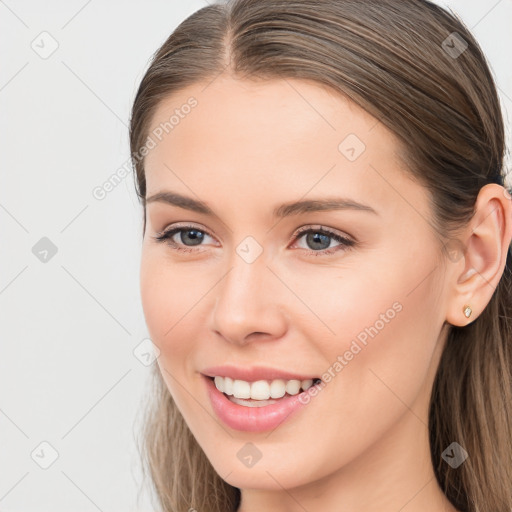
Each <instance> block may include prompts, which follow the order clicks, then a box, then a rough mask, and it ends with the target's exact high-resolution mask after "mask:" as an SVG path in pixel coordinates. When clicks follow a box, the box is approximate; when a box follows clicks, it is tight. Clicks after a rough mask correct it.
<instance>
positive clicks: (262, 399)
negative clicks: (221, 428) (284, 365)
mask: <svg viewBox="0 0 512 512" xmlns="http://www.w3.org/2000/svg"><path fill="white" fill-rule="evenodd" d="M206 377H207V378H208V379H210V381H212V382H213V383H214V385H215V387H216V388H217V390H218V391H220V392H221V393H222V394H223V395H224V396H225V397H226V398H228V399H229V400H230V401H231V402H234V403H238V404H239V405H246V404H250V403H252V404H253V405H254V406H257V404H260V405H270V404H271V403H276V402H277V401H278V400H279V399H281V398H287V397H291V396H294V395H298V394H299V393H301V392H304V391H307V390H308V389H309V388H310V387H312V386H315V385H317V384H319V383H320V382H321V379H319V378H315V379H307V380H303V381H300V380H295V379H291V380H284V379H274V380H259V381H255V382H248V381H244V380H238V379H230V378H229V377H227V378H226V377H220V376H218V377H211V376H206Z"/></svg>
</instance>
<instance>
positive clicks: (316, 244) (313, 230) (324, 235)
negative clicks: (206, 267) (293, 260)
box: [153, 225, 356, 256]
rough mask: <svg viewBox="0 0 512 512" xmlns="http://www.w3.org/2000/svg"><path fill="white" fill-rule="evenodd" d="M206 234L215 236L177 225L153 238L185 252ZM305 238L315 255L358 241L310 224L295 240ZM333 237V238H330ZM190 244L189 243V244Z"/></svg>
mask: <svg viewBox="0 0 512 512" xmlns="http://www.w3.org/2000/svg"><path fill="white" fill-rule="evenodd" d="M178 233H179V234H180V237H179V238H180V242H177V241H176V240H174V236H175V235H177V234H178ZM205 236H207V237H210V238H213V237H212V236H211V235H210V234H208V232H207V231H205V230H202V229H199V228H197V227H196V226H191V225H187V226H175V227H173V228H171V229H168V230H167V231H163V232H160V233H157V236H154V237H153V238H154V239H155V240H156V241H157V242H165V243H167V244H168V245H169V246H170V247H171V248H172V249H173V250H176V251H184V252H197V251H198V249H197V248H195V247H199V246H201V245H202V244H201V242H202V241H204V239H205ZM302 238H304V240H305V241H306V243H307V244H310V245H311V246H312V247H313V249H310V250H308V249H306V251H307V252H308V254H310V255H314V256H322V255H329V254H333V253H335V252H337V251H340V250H348V249H349V248H351V247H353V246H355V245H356V242H355V241H354V240H352V239H350V238H347V237H345V236H342V235H339V234H337V233H335V232H333V231H331V230H329V229H327V228H324V227H323V226H318V227H312V226H308V227H305V228H301V229H300V230H299V231H298V232H297V233H296V234H295V237H294V238H293V240H301V239H302ZM329 239H331V240H329ZM332 240H334V241H336V242H338V244H339V245H338V246H335V247H330V245H331V241H332ZM189 243H190V245H187V244H189ZM317 249H319V250H317Z"/></svg>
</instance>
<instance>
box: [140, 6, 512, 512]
mask: <svg viewBox="0 0 512 512" xmlns="http://www.w3.org/2000/svg"><path fill="white" fill-rule="evenodd" d="M223 72H225V73H229V74H230V75H231V76H234V77H237V78H244V79H254V80H256V79H257V80H262V79H263V80H264V79H281V78H298V79H305V80H313V81H315V82H316V83H318V84H319V85H324V86H325V85H326V86H328V87H331V88H333V89H334V90H335V91H338V92H339V93H341V94H343V95H345V96H346V97H349V98H350V99H351V100H353V101H354V102H355V103H357V104H358V105H359V106H361V107H362V108H364V109H365V110H366V111H368V112H369V113H370V114H372V115H373V116H375V117H376V118H377V119H378V120H380V122H382V123H383V124H384V125H386V127H387V128H389V129H390V130H391V131H392V132H394V134H395V135H396V136H397V137H398V140H399V141H400V145H401V147H400V156H401V157H402V158H403V159H404V161H405V162H406V164H407V168H408V171H409V172H410V174H411V176H413V177H414V178H416V179H417V180H418V181H419V182H420V183H422V184H423V185H424V186H425V187H427V189H428V190H429V191H430V193H431V198H432V199H431V203H432V205H431V206H432V211H433V212H434V214H433V219H432V225H433V227H434V228H435V230H436V231H437V234H438V235H439V238H440V240H444V241H449V240H451V237H452V235H453V234H454V233H455V232H456V231H457V229H458V228H460V227H462V226H464V225H465V224H466V223H467V222H468V221H469V220H470V219H471V217H472V215H473V213H474V210H473V209H474V205H475V200H476V197H477V195H478V192H479V190H480V188H481V187H482V186H484V185H485V184H487V183H491V182H494V183H499V184H501V185H503V184H504V173H505V171H504V170H503V167H504V156H505V147H504V126H503V118H502V112H501V107H500V103H499V98H498V95H497V91H496V86H495V84H494V81H493V77H492V75H491V73H490V70H489V66H488V64H487V62H486V59H485V57H484V55H483V53H482V50H481V49H480V46H479V45H478V43H477V41H476V40H475V39H474V38H473V36H472V35H471V33H470V32H469V30H468V29H467V27H466V26H465V25H464V23H463V22H462V21H461V20H460V19H458V18H457V17H456V16H455V15H453V14H451V13H449V12H448V11H446V10H444V9H443V8H441V7H439V6H437V5H435V4H433V3H431V2H429V1H427V0H286V1H283V0H228V2H227V3H225V4H213V5H209V6H207V7H204V8H202V9H200V10H198V11H197V12H195V13H194V14H192V15H191V16H189V17H188V18H187V19H186V20H185V21H183V22H182V23H181V24H180V25H179V26H178V27H177V28H176V29H175V30H174V32H173V33H172V34H171V35H170V36H169V38H168V39H167V40H166V41H165V43H164V44H163V45H162V46H161V48H159V49H158V51H157V52H156V53H155V54H154V55H153V57H152V60H151V63H150V66H149V69H148V70H147V72H146V74H145V76H144V77H143V79H142V82H141V84H140V87H139V89H138V92H137V95H136V98H135V101H134V104H133V110H132V116H131V125H130V149H131V154H132V161H133V165H134V169H135V176H136V183H135V186H136V191H137V194H138V196H139V198H140V200H141V203H142V205H143V207H144V231H145V226H146V212H145V209H146V203H145V196H146V181H145V172H144V158H143V153H142V152H141V151H140V150H141V148H142V147H143V146H144V145H145V144H146V143H147V140H148V136H149V133H148V130H149V127H150V123H151V120H152V116H153V114H154V113H155V110H156V108H157V107H158V105H159V103H160V101H161V100H162V99H164V98H166V97H167V96H168V95H170V94H171V93H173V92H176V91H178V90H180V89H183V88H184V87H186V86H188V85H192V84H195V83H198V82H205V83H206V82H208V81H211V80H214V79H215V78H216V77H217V76H218V75H219V74H221V73H223ZM141 155H142V156H141ZM446 246H447V245H444V246H443V247H446ZM447 254H448V253H447V252H445V255H447ZM511 285H512V254H511V250H510V248H509V251H508V253H507V260H506V267H505V270H504V273H503V275H502V277H501V280H500V282H499V284H498V286H497V287H496V289H495V290H494V293H493V296H492V298H491V300H490V302H489V304H488V305H487V306H486V308H485V309H484V311H483V312H482V313H481V314H480V316H478V318H477V319H476V320H474V321H473V322H472V323H470V324H468V325H467V326H465V327H456V326H451V325H449V326H448V327H449V331H448V339H447V341H446V345H445V348H444V351H443V354H442V357H441V361H440V364H439V368H438V372H437V374H436V378H435V381H434V385H433V389H432V395H431V401H430V409H429V433H430V448H431V456H432V464H433V467H434V470H435V474H436V478H437V480H438V482H439V485H440V487H441V489H442V490H443V492H444V493H445V494H446V496H447V497H448V499H449V500H450V501H451V502H452V504H453V505H454V506H455V507H456V508H458V509H459V510H461V511H464V512H510V510H512V462H511V461H512V429H511V422H512V378H511V377H512V354H511V351H512V286H511ZM153 376H154V387H153V393H154V395H153V396H150V397H149V400H150V402H149V406H148V409H147V411H145V423H144V428H143V429H142V431H141V436H142V437H141V440H142V443H141V447H140V450H141V456H142V462H143V466H144V467H145V471H148V472H149V474H150V477H151V482H152V484H153V488H154V490H155V491H156V495H157V498H158V502H159V505H160V506H161V507H162V510H164V511H165V512H171V511H173V512H174V511H185V510H189V508H195V509H197V510H201V511H211V512H226V511H235V510H236V509H237V507H238V505H239V502H240V490H239V489H237V488H235V487H233V486H231V485H229V484H228V483H227V482H225V481H223V480H222V479H221V478H220V477H219V476H218V474H217V473H216V472H215V470H214V469H213V467H212V465H211V464H210V462H209V461H208V459H207V458H206V456H205V454H204V452H203V451H202V450H201V448H200V447H199V445H198V443H197V442H196V440H195V439H194V437H193V436H192V434H191V432H190V430H189V429H188V427H187V425H186V423H185V421H184V419H183V417H182V415H181V414H180V412H179V410H178V409H177V407H176V405H175V403H174V401H173V399H172V397H171V395H170V393H169V391H168V389H167V387H166V386H165V384H164V382H163V380H162V376H161V375H160V371H159V369H158V366H157V365H156V364H155V366H154V373H153ZM454 441H456V442H457V443H459V444H460V445H461V446H462V447H463V448H464V449H465V450H466V451H467V453H468V454H469V457H468V458H467V459H466V461H465V462H464V463H463V464H462V465H460V466H459V467H457V468H452V467H451V466H450V465H449V464H447V463H446V462H445V461H444V460H443V458H442V457H441V454H442V452H443V451H444V450H445V449H446V448H447V447H448V446H449V445H450V444H451V443H452V442H454Z"/></svg>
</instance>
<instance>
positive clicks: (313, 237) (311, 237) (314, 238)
mask: <svg viewBox="0 0 512 512" xmlns="http://www.w3.org/2000/svg"><path fill="white" fill-rule="evenodd" d="M329 238H330V237H329V236H328V235H324V234H322V233H308V235H307V237H306V239H307V242H308V243H310V244H315V243H321V242H322V240H319V239H323V242H325V243H324V245H325V246H324V247H314V248H315V249H327V248H328V247H329Z"/></svg>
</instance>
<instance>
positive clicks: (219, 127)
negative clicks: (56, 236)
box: [141, 76, 448, 489]
mask: <svg viewBox="0 0 512 512" xmlns="http://www.w3.org/2000/svg"><path fill="white" fill-rule="evenodd" d="M191 97H193V99H192V100H190V98H191ZM172 116H174V117H172ZM171 118H172V119H171ZM170 119H171V121H170ZM166 123H167V124H166ZM150 136H151V137H152V139H153V143H150V144H148V147H152V146H155V144H154V142H156V146H155V147H153V148H152V149H150V150H149V153H148V155H147V156H146V161H145V167H146V180H147V196H146V197H147V198H148V204H147V210H146V213H147V224H146V231H145V237H144V242H143V249H142V267H141V294H142V303H143V309H144V314H145V318H146V322H147V326H148V330H149V333H150V336H151V338H152V340H153V342H154V343H155V345H156V346H157V347H158V349H159V350H160V357H159V358H158V364H159V368H160V371H161V372H162V375H163V378H164V380H165V382H166V384H167V386H168V388H169V390H170V392H171V394H172V396H173V398H174V400H175V402H176V404H177V406H178V407H179V409H180V411H181V413H182V415H183V417H184V418H185V420H186V422H187V424H188V426H189V427H190V430H191V431H192V433H193V434H194V436H195V438H196V439H197V441H198V443H199V444H200V445H201V447H202V449H203V450H204V452H205V453H206V455H207V457H208V458H209V460H210V461H211V463H212V465H213V466H214V467H215V469H216V471H217V472H218V473H219V475H220V476H221V477H223V478H224V479H225V480H226V481H228V482H229V483H230V484H232V485H234V486H237V487H240V488H244V487H252V488H254V487H255V482H256V481H257V482H258V485H257V487H258V488H267V489H280V488H281V487H287V488H289V487H293V486H298V485H302V484H306V483H308V482H312V481H316V480H319V479H321V478H322V477H326V476H328V475H331V474H333V473H334V472H336V471H345V470H346V469H348V468H350V469H354V471H355V470H356V468H360V469H363V468H365V470H366V471H367V470H368V468H370V467H372V468H377V467H379V464H380V463H381V462H382V464H383V465H384V462H385V463H386V465H387V469H388V470H389V460H390V459H393V460H394V461H395V462H397V461H403V460H405V459H407V460H409V459H410V463H411V464H417V461H418V457H421V461H423V462H425V461H427V460H428V459H427V457H428V453H429V452H428V451H426V450H427V436H428V431H427V424H428V421H427V412H428V400H429V397H430V391H431V384H432V381H433V378H434V373H435V370H436V367H437V363H438V359H439V355H440V352H441V348H442V343H443V341H444V336H441V333H444V331H442V328H443V324H444V322H445V318H446V315H445V313H446V307H447V300H448V299H447V292H446V290H445V287H446V286H447V284H446V283H447V281H446V276H445V274H444V267H443V265H442V263H441V260H440V259H439V255H440V242H439V239H438V237H437V236H436V234H435V233H434V232H433V231H432V228H431V226H430V225H429V222H428V221H429V219H430V218H431V211H430V209H429V196H428V193H427V191H426V189H425V188H424V187H422V186H421V185H420V184H418V183H416V182H414V181H413V180H411V179H410V178H409V177H408V175H407V174H405V172H404V171H403V170H402V169H403V166H402V168H401V163H400V160H399V159H398V157H397V156H396V152H397V151H398V145H397V140H396V139H395V138H394V136H393V135H392V133H391V132H390V131H388V129H387V128H385V126H384V125H383V124H382V123H381V122H379V121H378V120H377V119H375V118H374V117H372V116H371V115H369V114H368V113H366V112H365V111H364V110H362V109H360V108H359V107H358V106H356V105H355V104H354V103H352V102H351V101H349V100H346V99H345V98H344V97H342V96H340V95H337V94H335V93H333V92H328V90H327V89H325V88H322V87H319V86H318V85H317V84H314V83H312V82H308V81H299V80H286V81H285V80H277V81H270V82H266V83H264V82H260V83H255V82H249V81H237V80H234V79H233V78H230V77H225V76H222V77H219V78H217V79H215V80H214V81H213V82H211V83H210V84H209V85H207V84H206V83H203V84H197V85H194V86H191V87H188V88H187V89H184V90H182V91H181V92H179V93H177V94H175V95H173V96H172V97H169V98H167V99H166V100H165V101H163V102H162V103H161V104H160V106H159V108H158V110H157V112H156V114H155V116H154V117H153V119H152V124H151V129H150ZM159 139H161V140H159ZM162 193H168V194H169V195H170V194H171V193H173V194H180V195H182V196H186V197H187V198H190V200H191V201H192V200H193V201H200V202H202V203H205V204H206V206H207V207H208V208H209V209H210V210H211V212H213V213H206V210H203V211H196V210H193V209H190V208H188V207H187V204H186V203H182V206H181V207H180V206H177V205H175V204H171V202H166V201H164V200H163V199H162V200H158V199H157V200H149V198H151V197H152V196H155V195H156V194H162ZM161 197H163V196H161ZM328 199H329V200H331V201H333V202H335V201H341V200H342V199H344V200H345V201H346V203H344V207H343V204H342V205H341V206H338V207H336V208H334V207H332V206H333V203H331V205H329V204H327V205H326V207H325V208H310V209H303V208H298V207H296V208H293V207H290V208H285V207H283V206H282V205H287V204H289V203H294V202H297V201H326V200H328ZM355 203H360V204H361V205H364V206H361V207H359V208H356V207H355V206H354V204H355ZM318 204H320V203H317V205H318ZM189 205H190V203H189ZM311 205H313V206H314V205H315V203H310V206H311ZM283 213H286V215H283ZM178 226H181V228H182V231H178V232H177V233H175V234H174V235H172V236H170V237H169V239H168V240H167V241H157V240H155V238H154V237H155V236H157V234H158V233H161V232H163V231H164V230H165V231H167V232H169V231H170V230H171V229H172V228H173V227H178ZM304 229H306V230H307V229H310V230H311V231H310V232H309V234H308V232H306V233H305V234H304V233H298V231H299V230H304ZM338 236H339V237H342V238H343V239H348V242H340V239H339V238H335V237H338ZM173 242H174V244H175V246H174V247H173V246H172V245H171V244H172V243H173ZM179 249H182V250H179ZM218 365H229V366H231V367H238V368H240V369H241V371H242V372H244V371H246V370H249V369H251V368H252V367H256V366H262V367H267V368H270V369H273V370H276V375H279V374H281V373H284V372H288V373H289V374H297V375H299V376H306V377H309V376H311V377H318V378H322V379H323V381H324V383H323V384H324V385H323V387H321V388H319V389H318V390H317V393H316V396H310V395H307V396H308V397H309V398H308V399H307V400H306V399H304V400H301V405H300V407H298V408H295V409H294V410H293V412H291V413H290V414H288V415H287V416H286V417H284V418H282V417H278V418H279V421H278V422H277V424H276V422H275V421H274V423H273V424H272V427H271V428H267V427H268V425H269V424H271V423H272V422H270V423H269V421H270V420H269V419H268V416H269V414H268V413H267V412H265V411H264V409H265V408H264V407H262V408H260V407H258V408H249V407H245V406H242V405H234V404H232V403H231V402H229V401H228V399H227V398H226V397H225V396H224V395H222V394H221V393H220V392H218V397H220V398H221V399H222V400H224V401H225V402H226V403H228V404H229V407H231V408H233V407H235V408H236V410H235V412H233V416H232V418H233V417H234V418H235V419H234V420H233V421H234V422H235V423H236V422H238V423H236V425H238V426H233V425H235V423H226V422H225V421H224V420H223V419H221V418H220V417H219V416H218V415H217V412H216V411H215V409H214V407H213V405H212V402H211V400H210V397H209V392H208V384H210V386H211V381H209V380H207V379H206V378H205V377H204V376H203V375H202V373H206V370H205V369H207V368H209V367H213V366H218ZM218 373H221V372H218ZM226 375H229V371H227V373H226ZM329 375H330V378H329ZM220 376H224V374H222V373H221V375H220ZM253 376H258V373H255V374H253ZM248 380H249V381H253V380H260V379H248ZM242 388H243V386H242ZM302 396H306V395H302ZM224 405H226V404H224ZM269 407H270V406H269ZM230 410H231V409H230ZM252 414H254V417H252V420H250V421H248V422H247V421H246V422H244V421H243V416H244V415H245V416H247V417H249V415H252ZM240 418H242V419H240ZM249 442H250V443H252V444H248V443H249ZM402 446H404V449H403V450H402V449H401V447H402ZM347 474H348V473H347ZM351 474H352V473H351ZM354 474H355V473H354ZM366 474H368V475H369V473H366ZM359 477H361V474H359Z"/></svg>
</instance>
